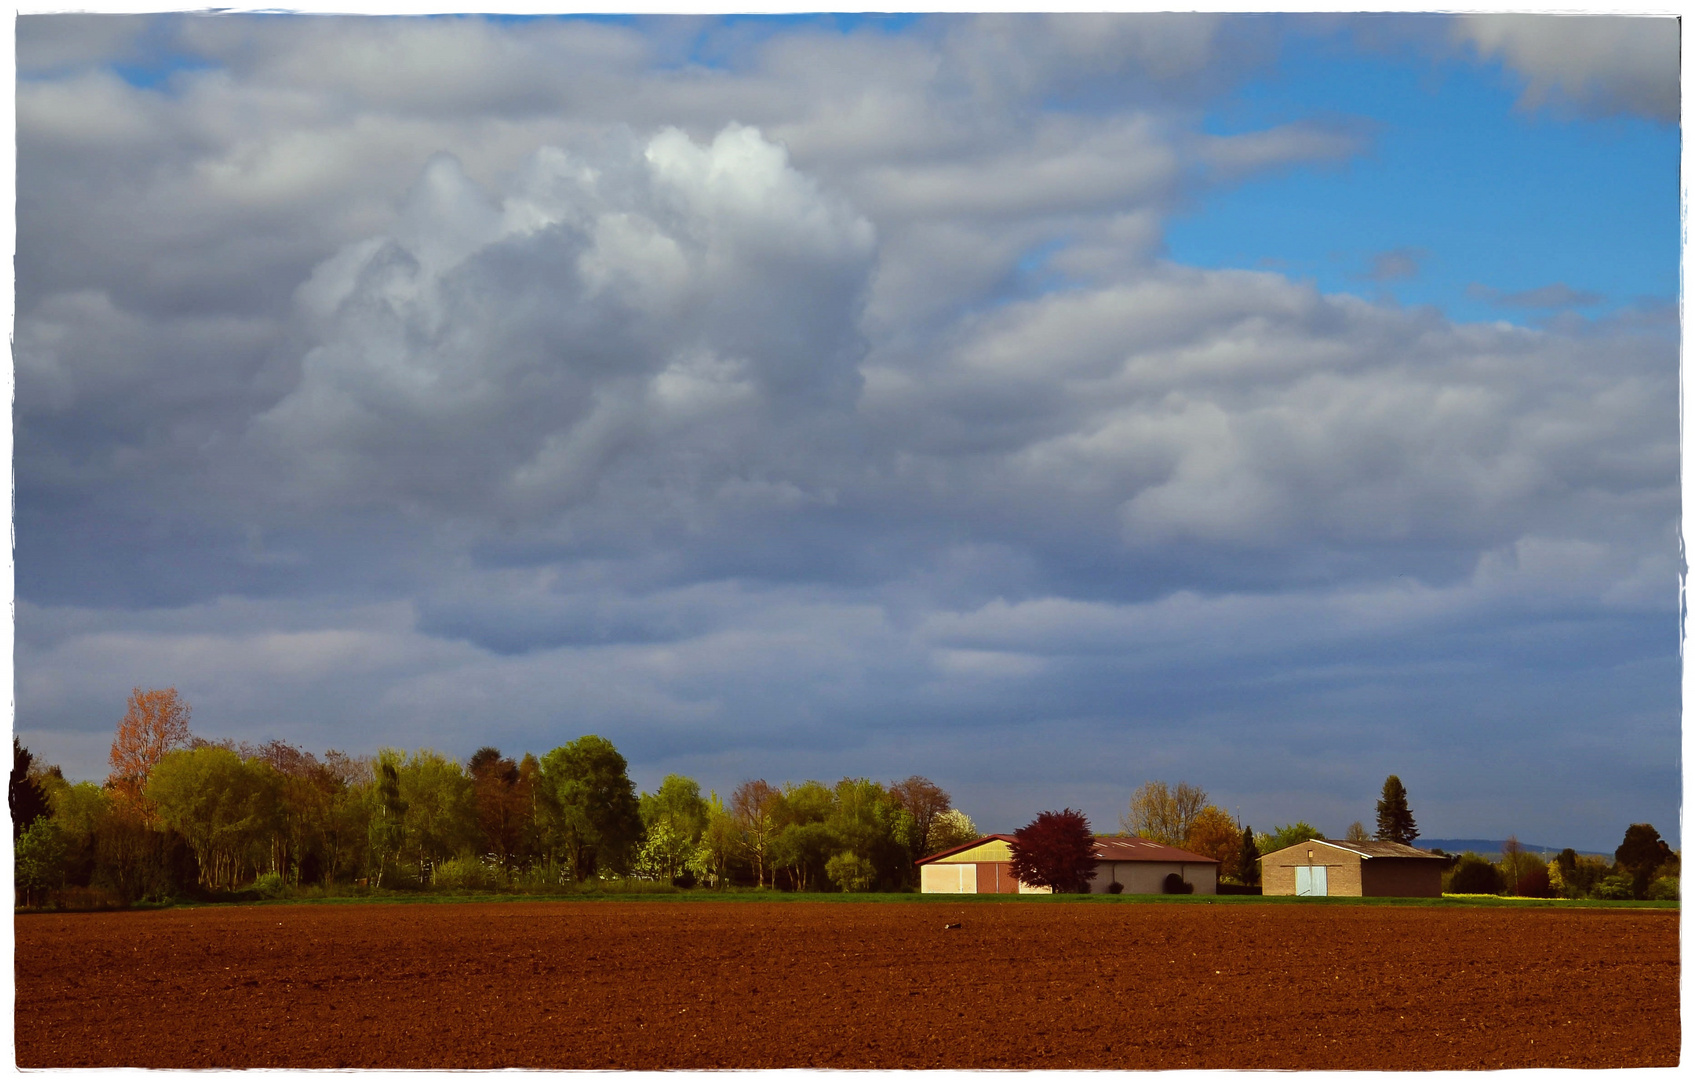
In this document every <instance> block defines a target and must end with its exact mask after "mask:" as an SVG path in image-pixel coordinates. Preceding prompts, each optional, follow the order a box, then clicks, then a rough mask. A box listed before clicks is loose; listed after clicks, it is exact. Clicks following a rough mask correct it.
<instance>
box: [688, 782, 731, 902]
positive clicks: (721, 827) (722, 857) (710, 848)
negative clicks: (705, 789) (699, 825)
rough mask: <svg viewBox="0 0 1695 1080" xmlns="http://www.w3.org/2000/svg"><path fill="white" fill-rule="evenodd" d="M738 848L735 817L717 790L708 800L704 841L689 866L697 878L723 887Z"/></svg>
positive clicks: (697, 848)
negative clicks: (731, 814)
mask: <svg viewBox="0 0 1695 1080" xmlns="http://www.w3.org/2000/svg"><path fill="white" fill-rule="evenodd" d="M737 847H738V836H737V830H736V822H735V819H734V818H732V817H731V816H730V812H729V811H728V810H726V809H725V808H724V803H723V800H721V799H719V798H718V793H717V792H716V791H714V792H712V793H711V795H710V796H708V797H707V800H706V828H704V829H702V830H701V834H700V842H699V843H698V844H697V845H695V853H694V855H693V856H692V857H690V859H689V862H688V869H689V870H690V871H692V872H693V873H694V875H695V876H696V877H697V878H700V879H703V880H706V881H708V882H710V883H711V884H712V885H713V886H714V887H717V888H722V887H723V886H724V885H725V884H726V883H728V881H729V875H730V860H731V858H732V857H733V856H734V855H735V852H736V849H737Z"/></svg>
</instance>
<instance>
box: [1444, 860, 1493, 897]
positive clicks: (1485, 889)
mask: <svg viewBox="0 0 1695 1080" xmlns="http://www.w3.org/2000/svg"><path fill="white" fill-rule="evenodd" d="M1442 891H1443V892H1445V893H1474V894H1477V893H1481V894H1487V895H1491V896H1493V895H1495V894H1498V893H1499V892H1500V891H1501V871H1500V869H1499V868H1498V867H1496V865H1495V864H1494V863H1492V862H1490V861H1489V860H1488V859H1485V858H1484V857H1483V856H1481V855H1473V854H1472V853H1471V852H1469V851H1468V852H1466V853H1465V854H1464V855H1461V856H1460V861H1459V862H1457V863H1455V864H1454V869H1453V870H1452V871H1451V872H1450V873H1449V874H1448V878H1447V881H1445V882H1444V883H1443V885H1442Z"/></svg>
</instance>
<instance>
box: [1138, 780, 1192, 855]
mask: <svg viewBox="0 0 1695 1080" xmlns="http://www.w3.org/2000/svg"><path fill="white" fill-rule="evenodd" d="M1206 806H1207V793H1206V792H1205V791H1203V790H1202V789H1201V788H1198V787H1190V786H1189V785H1188V784H1178V785H1177V786H1176V787H1175V788H1171V787H1167V786H1166V784H1165V781H1163V780H1150V781H1148V782H1147V783H1145V784H1143V785H1142V786H1141V787H1139V788H1137V789H1136V790H1135V792H1134V793H1132V794H1131V796H1130V806H1129V808H1128V809H1126V810H1125V811H1124V813H1123V814H1121V815H1120V816H1119V819H1118V827H1119V829H1120V830H1121V831H1122V832H1124V833H1125V834H1127V835H1129V836H1140V837H1141V838H1143V839H1144V840H1152V841H1153V842H1154V843H1156V844H1168V845H1170V846H1171V847H1177V848H1180V847H1182V846H1183V844H1184V843H1185V842H1186V841H1187V840H1188V838H1189V829H1190V828H1191V827H1192V826H1193V825H1194V823H1195V819H1196V818H1198V817H1200V815H1201V811H1202V810H1204V809H1206Z"/></svg>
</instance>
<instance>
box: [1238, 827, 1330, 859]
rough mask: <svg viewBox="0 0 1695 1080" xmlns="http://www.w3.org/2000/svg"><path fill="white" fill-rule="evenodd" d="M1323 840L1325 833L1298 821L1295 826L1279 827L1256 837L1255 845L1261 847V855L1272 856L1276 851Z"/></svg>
mask: <svg viewBox="0 0 1695 1080" xmlns="http://www.w3.org/2000/svg"><path fill="white" fill-rule="evenodd" d="M1323 839H1324V834H1323V833H1321V832H1319V831H1318V830H1317V829H1315V828H1313V827H1312V826H1311V825H1308V824H1307V823H1306V822H1304V821H1297V822H1295V823H1294V824H1293V825H1279V826H1277V828H1275V829H1273V830H1271V831H1270V832H1268V833H1261V834H1260V835H1259V836H1257V837H1255V839H1254V843H1256V844H1257V845H1259V853H1260V854H1261V855H1270V854H1271V853H1272V852H1274V851H1282V850H1283V849H1284V848H1286V847H1293V846H1295V845H1296V844H1300V843H1304V842H1305V841H1307V840H1323Z"/></svg>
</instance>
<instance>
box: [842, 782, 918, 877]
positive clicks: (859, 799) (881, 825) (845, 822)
mask: <svg viewBox="0 0 1695 1080" xmlns="http://www.w3.org/2000/svg"><path fill="white" fill-rule="evenodd" d="M831 794H832V795H833V796H834V798H833V801H832V804H831V808H830V816H829V818H828V819H827V820H826V821H825V824H826V825H827V826H828V827H829V829H830V832H831V834H832V835H833V836H834V837H835V843H836V846H837V848H838V849H839V850H846V851H851V852H853V853H854V854H855V855H857V856H859V857H860V858H861V859H863V860H865V861H866V862H868V863H870V864H871V866H872V868H873V870H874V872H875V877H876V880H877V881H878V882H881V883H883V884H885V885H887V886H889V887H891V888H893V887H899V886H900V885H901V884H903V883H904V882H905V881H906V870H907V863H906V852H907V851H908V849H909V848H910V845H911V843H912V832H913V830H914V824H913V819H912V815H911V814H909V813H907V812H906V811H905V810H904V809H902V808H901V806H900V805H899V804H898V803H896V802H895V800H894V799H893V798H892V797H891V796H890V795H889V793H888V792H887V791H886V790H884V788H883V786H882V785H881V784H879V783H877V782H876V781H874V780H867V779H865V778H864V777H859V778H857V779H855V778H844V779H842V780H841V781H839V782H838V783H837V784H836V786H835V788H834V789H832V792H831Z"/></svg>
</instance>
